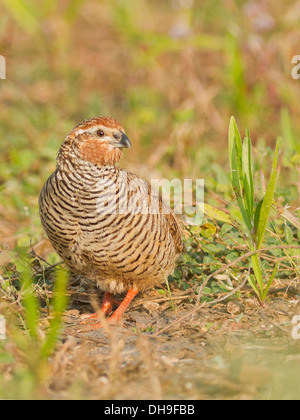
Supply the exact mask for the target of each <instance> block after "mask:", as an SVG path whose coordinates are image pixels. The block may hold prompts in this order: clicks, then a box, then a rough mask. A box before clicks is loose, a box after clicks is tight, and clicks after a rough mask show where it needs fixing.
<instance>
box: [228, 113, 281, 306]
mask: <svg viewBox="0 0 300 420" xmlns="http://www.w3.org/2000/svg"><path fill="white" fill-rule="evenodd" d="M228 144H229V163H230V179H231V184H232V187H233V191H234V193H235V196H236V200H237V204H238V208H239V214H235V217H234V218H235V220H236V221H237V222H238V224H239V226H240V228H241V229H242V230H243V232H244V233H245V236H246V238H247V242H248V245H249V248H250V250H251V251H258V252H257V253H254V254H253V255H252V256H251V263H252V268H253V272H254V274H250V275H249V283H250V285H251V286H252V288H253V290H254V291H255V293H256V295H257V296H258V298H259V300H260V302H261V303H262V302H263V301H264V300H265V299H266V296H267V294H268V291H269V289H270V287H271V285H272V283H273V280H274V278H275V274H276V272H277V269H278V263H277V264H276V266H275V268H274V270H273V272H272V274H271V276H270V278H269V279H268V281H267V282H265V281H264V273H263V270H262V264H261V257H260V254H259V250H260V249H261V248H262V244H263V240H264V236H265V232H266V227H267V223H268V219H269V214H270V210H271V207H272V203H273V198H274V191H275V184H276V176H277V163H278V151H279V147H280V140H279V139H278V140H277V144H276V149H275V153H274V159H273V165H272V170H271V175H270V180H269V184H268V187H267V189H266V191H265V193H264V195H263V197H262V198H261V199H260V200H257V199H256V196H255V186H254V177H253V170H252V150H251V149H252V145H251V139H250V133H249V130H246V135H245V138H244V141H242V139H241V136H240V133H239V130H238V127H237V124H236V122H235V119H234V118H233V117H232V118H231V120H230V125H229V135H228Z"/></svg>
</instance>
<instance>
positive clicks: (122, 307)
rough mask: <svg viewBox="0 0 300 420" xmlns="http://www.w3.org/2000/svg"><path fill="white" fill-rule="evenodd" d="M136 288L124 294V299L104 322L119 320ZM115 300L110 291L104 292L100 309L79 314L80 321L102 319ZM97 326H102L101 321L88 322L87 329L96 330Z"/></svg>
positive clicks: (135, 292)
mask: <svg viewBox="0 0 300 420" xmlns="http://www.w3.org/2000/svg"><path fill="white" fill-rule="evenodd" d="M137 293H138V290H135V289H130V290H128V292H127V295H126V296H125V299H124V300H123V301H122V302H121V303H120V305H119V307H118V308H117V309H116V310H115V312H114V313H113V314H112V315H111V316H110V317H109V318H107V319H105V320H104V323H105V324H106V323H109V324H112V323H113V324H114V323H117V322H118V321H120V319H121V317H122V315H123V313H124V311H125V309H126V308H127V306H128V305H129V304H130V302H131V301H132V299H133V298H134V297H135V296H136V294H137ZM113 303H115V301H114V300H113V299H112V295H111V294H110V293H105V295H104V299H103V304H102V308H101V310H100V311H98V312H96V313H94V314H84V315H81V318H82V321H81V323H86V321H88V320H103V317H104V316H105V314H106V313H110V312H111V310H112V305H113ZM99 328H103V321H102V322H96V323H93V324H89V330H90V331H92V330H98V329H99Z"/></svg>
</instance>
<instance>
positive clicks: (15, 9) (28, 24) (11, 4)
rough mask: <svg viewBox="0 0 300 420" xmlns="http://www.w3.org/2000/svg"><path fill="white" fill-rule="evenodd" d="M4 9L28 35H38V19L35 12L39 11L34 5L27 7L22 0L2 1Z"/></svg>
mask: <svg viewBox="0 0 300 420" xmlns="http://www.w3.org/2000/svg"><path fill="white" fill-rule="evenodd" d="M3 3H4V5H5V7H6V9H7V10H8V11H9V12H10V14H11V15H12V16H13V18H14V19H15V21H16V22H17V23H18V25H19V26H20V27H21V28H23V29H24V31H25V32H27V33H28V34H30V35H38V34H39V32H40V25H39V18H38V16H37V14H36V12H37V11H38V10H39V8H38V7H36V6H35V5H33V4H32V5H30V6H29V5H28V4H26V2H24V1H22V0H3Z"/></svg>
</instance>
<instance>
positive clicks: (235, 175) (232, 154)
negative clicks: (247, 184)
mask: <svg viewBox="0 0 300 420" xmlns="http://www.w3.org/2000/svg"><path fill="white" fill-rule="evenodd" d="M228 146H229V164H230V178H231V183H232V188H233V191H234V193H235V196H236V199H237V203H238V206H239V208H240V212H241V215H242V218H243V221H244V223H245V226H246V229H247V231H248V235H249V236H250V237H251V230H252V227H251V220H250V218H249V215H248V213H247V211H246V206H245V201H244V185H243V164H242V160H243V145H242V139H241V136H240V133H239V130H238V127H237V125H236V122H235V119H234V118H233V117H231V119H230V124H229V133H228Z"/></svg>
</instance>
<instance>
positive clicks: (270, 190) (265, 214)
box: [256, 140, 280, 249]
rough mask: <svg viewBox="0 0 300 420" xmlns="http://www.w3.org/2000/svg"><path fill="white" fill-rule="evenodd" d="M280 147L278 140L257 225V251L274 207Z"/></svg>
mask: <svg viewBox="0 0 300 420" xmlns="http://www.w3.org/2000/svg"><path fill="white" fill-rule="evenodd" d="M279 145H280V141H279V140H277V144H276V149H275V154H274V159H273V165H272V171H271V175H270V181H269V184H268V187H267V191H266V194H265V196H264V199H263V202H262V205H261V209H260V214H259V220H258V224H257V231H256V247H257V249H260V247H261V244H262V241H263V238H264V234H265V230H266V227H267V222H268V218H269V214H270V210H271V207H272V202H273V197H274V191H275V185H276V176H277V163H278V151H279Z"/></svg>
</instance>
